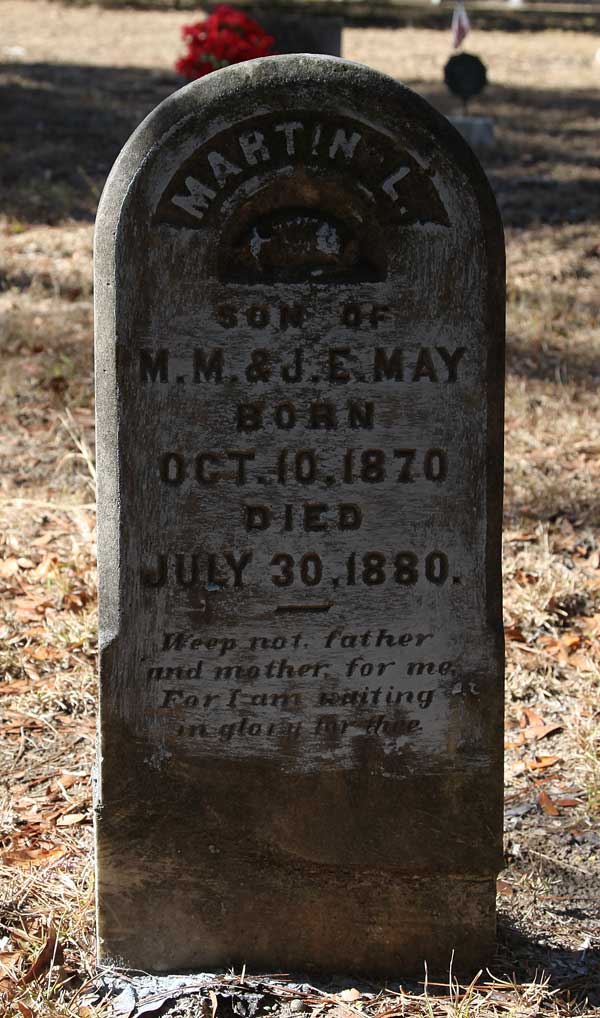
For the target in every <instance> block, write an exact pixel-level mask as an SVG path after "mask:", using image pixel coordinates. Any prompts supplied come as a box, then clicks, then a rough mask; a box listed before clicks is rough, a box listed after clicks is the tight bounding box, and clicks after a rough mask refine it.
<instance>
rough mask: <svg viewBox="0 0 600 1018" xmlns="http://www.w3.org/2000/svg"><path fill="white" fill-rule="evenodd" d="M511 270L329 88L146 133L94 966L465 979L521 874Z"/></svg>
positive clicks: (105, 488)
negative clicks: (516, 857) (512, 761)
mask: <svg viewBox="0 0 600 1018" xmlns="http://www.w3.org/2000/svg"><path fill="white" fill-rule="evenodd" d="M503 294H504V291H503V242H502V232H501V227H500V223H499V218H498V213H497V211H496V208H495V205H494V201H493V198H492V196H491V193H490V189H489V186H488V184H487V182H486V180H485V178H484V176H483V173H482V171H481V169H480V168H479V166H478V164H477V163H476V161H475V159H474V157H473V156H472V154H471V152H470V151H469V149H468V148H467V147H466V145H465V144H464V142H463V141H462V140H461V139H460V137H459V136H458V135H457V134H456V132H455V131H453V129H452V128H451V127H450V126H449V125H448V124H447V122H446V121H445V120H444V119H443V118H442V117H440V116H439V115H438V114H436V113H435V112H434V111H433V110H431V109H430V108H429V107H428V106H427V104H426V103H425V102H424V101H423V100H422V99H420V98H418V97H417V96H416V95H414V94H413V93H411V92H409V91H408V90H407V89H405V88H403V87H402V86H400V85H398V84H397V83H395V82H394V81H392V80H391V79H389V78H386V77H384V76H382V75H380V74H378V73H376V72H374V71H371V70H368V69H367V68H364V67H360V66H358V65H354V64H350V63H346V62H345V61H340V60H336V59H334V58H328V57H316V56H289V57H276V58H269V59H265V60H262V61H253V62H250V63H248V64H243V65H239V66H236V67H232V68H228V69H226V70H224V71H219V72H217V73H214V74H211V75H210V76H208V77H207V78H206V79H203V80H201V81H199V82H196V83H194V84H192V85H190V86H189V87H187V88H185V89H182V90H181V91H180V92H178V93H176V94H175V95H173V96H172V97H171V98H169V99H168V100H166V102H164V103H163V104H162V105H161V106H159V107H158V109H157V110H155V111H154V113H153V114H152V115H151V116H150V117H149V118H148V119H147V120H146V121H145V122H144V123H143V124H142V125H141V127H140V128H139V130H138V131H137V132H136V133H135V134H134V136H133V137H132V139H131V140H130V142H129V143H128V145H127V146H126V147H125V149H124V151H123V153H122V154H121V156H120V158H119V160H118V162H117V163H116V165H115V168H114V170H113V172H112V175H111V177H110V180H109V182H108V184H107V187H106V190H105V193H104V196H103V199H102V203H101V209H100V213H99V218H98V227H97V235H96V314H97V404H98V478H99V482H98V484H99V490H98V499H99V518H98V540H99V568H100V628H101V664H100V688H101V693H100V699H101V722H100V743H99V768H98V775H97V794H96V832H97V860H98V871H97V877H98V914H99V939H100V948H101V956H102V958H103V959H106V960H113V961H118V962H120V963H123V964H125V965H128V966H131V967H135V968H142V969H145V970H152V971H156V972H162V971H169V970H171V971H175V970H183V969H201V970H207V969H214V968H223V967H228V966H231V965H241V964H243V963H246V964H247V965H248V967H249V968H251V969H253V970H254V971H257V970H258V971H291V970H298V969H306V968H309V967H313V968H318V969H321V970H329V971H353V972H367V973H385V974H399V973H411V972H412V973H415V972H416V973H421V972H422V971H423V967H422V966H423V961H424V960H425V959H427V961H428V963H429V966H430V972H434V971H438V972H440V973H443V972H444V971H447V965H448V962H449V960H450V957H451V953H452V951H453V950H454V951H455V956H456V960H455V965H456V967H457V968H461V967H462V968H463V969H468V968H469V967H470V966H474V965H479V963H480V962H481V961H483V960H485V959H486V957H488V956H489V953H490V951H491V949H492V947H493V941H494V889H495V875H496V873H497V871H498V869H499V867H500V866H501V840H500V836H501V792H502V780H501V777H502V775H501V749H502V742H501V730H502V723H501V720H502V670H503V651H502V635H501V634H502V630H501V593H500V523H501V480H502V430H501V420H502V380H503V360H502V341H503V315H504V311H503V299H504V296H503Z"/></svg>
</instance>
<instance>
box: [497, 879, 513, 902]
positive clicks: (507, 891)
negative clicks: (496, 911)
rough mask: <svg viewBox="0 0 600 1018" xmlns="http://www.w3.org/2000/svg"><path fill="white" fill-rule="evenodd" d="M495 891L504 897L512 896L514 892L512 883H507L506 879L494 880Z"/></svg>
mask: <svg viewBox="0 0 600 1018" xmlns="http://www.w3.org/2000/svg"><path fill="white" fill-rule="evenodd" d="M496 892H497V894H501V895H502V896H503V897H504V898H512V896H513V894H514V893H515V892H514V890H513V887H512V884H509V883H508V881H507V880H497V881H496Z"/></svg>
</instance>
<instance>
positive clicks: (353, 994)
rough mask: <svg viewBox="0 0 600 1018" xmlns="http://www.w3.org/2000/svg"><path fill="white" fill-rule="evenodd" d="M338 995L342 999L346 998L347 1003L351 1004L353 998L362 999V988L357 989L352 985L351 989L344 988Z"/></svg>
mask: <svg viewBox="0 0 600 1018" xmlns="http://www.w3.org/2000/svg"><path fill="white" fill-rule="evenodd" d="M338 997H339V998H340V1000H345V1001H346V1002H347V1003H349V1004H350V1003H351V1002H352V1001H353V1000H360V997H361V993H360V990H357V989H356V988H355V987H352V989H351V990H342V992H341V993H338Z"/></svg>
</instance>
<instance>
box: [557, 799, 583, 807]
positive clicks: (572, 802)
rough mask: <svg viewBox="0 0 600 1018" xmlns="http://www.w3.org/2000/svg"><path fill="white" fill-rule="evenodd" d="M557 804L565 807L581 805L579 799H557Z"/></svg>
mask: <svg viewBox="0 0 600 1018" xmlns="http://www.w3.org/2000/svg"><path fill="white" fill-rule="evenodd" d="M556 805H557V806H565V807H566V808H567V809H568V808H569V807H571V806H581V800H580V799H557V800H556Z"/></svg>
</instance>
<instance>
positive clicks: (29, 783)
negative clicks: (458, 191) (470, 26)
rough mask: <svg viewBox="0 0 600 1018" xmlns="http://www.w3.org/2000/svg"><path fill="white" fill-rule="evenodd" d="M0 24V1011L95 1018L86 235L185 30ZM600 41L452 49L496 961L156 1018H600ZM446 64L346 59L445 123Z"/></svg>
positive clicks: (504, 37) (159, 24)
mask: <svg viewBox="0 0 600 1018" xmlns="http://www.w3.org/2000/svg"><path fill="white" fill-rule="evenodd" d="M2 17H3V30H4V31H3V37H2V39H1V40H0V43H1V45H2V46H3V47H4V48H3V50H2V51H1V52H0V59H1V60H2V61H3V63H2V64H0V98H1V109H2V114H1V117H2V122H3V128H2V133H1V134H0V164H1V168H0V179H1V185H0V186H1V188H2V210H1V218H0V236H1V237H2V243H1V245H0V336H1V341H2V365H3V369H4V370H3V372H2V378H1V381H0V386H1V399H0V415H1V427H2V436H1V446H0V455H1V470H0V485H1V488H0V490H1V493H2V517H3V518H2V536H1V538H0V542H1V544H0V546H1V558H0V589H1V593H2V605H1V608H0V638H1V649H0V665H1V675H0V705H1V708H0V717H1V721H0V726H1V727H0V731H1V742H0V761H1V763H0V773H1V775H2V795H1V797H0V865H1V870H0V888H1V893H0V1013H2V1014H4V1013H6V1014H7V1015H12V1014H14V1015H22V1016H23V1018H32V1016H34V1015H36V1016H37V1015H47V1016H57V1018H58V1016H67V1015H69V1016H72V1015H82V1016H89V1018H92V1016H94V1015H96V1014H102V1013H107V1011H106V1009H105V1008H104V1007H103V1005H102V1004H101V1003H95V1002H94V998H93V997H92V996H90V992H89V991H90V985H91V984H92V981H93V980H94V978H95V976H96V968H95V962H94V926H93V869H92V837H91V789H90V779H89V773H90V767H91V763H92V758H93V744H94V698H95V680H94V663H95V662H94V652H95V642H96V615H95V602H96V588H95V582H96V577H95V545H94V524H95V517H94V455H93V448H94V434H93V395H92V308H91V298H92V276H91V245H92V223H93V217H94V213H95V209H96V205H97V201H98V198H99V195H100V191H101V188H102V185H103V182H104V179H105V177H106V174H107V172H108V170H109V168H110V165H111V164H112V162H113V160H114V158H115V157H116V155H117V153H118V151H119V149H120V147H121V145H122V144H123V142H124V141H125V140H126V138H127V137H128V135H129V134H130V133H131V131H132V130H133V128H134V127H135V126H136V125H137V123H138V122H139V121H140V120H141V118H142V117H143V116H144V115H145V114H146V113H147V112H148V111H149V110H150V109H151V108H152V107H154V106H155V105H156V103H158V102H159V101H160V100H161V99H163V98H164V97H165V96H166V95H168V94H169V93H170V92H171V91H172V90H173V89H174V88H175V87H177V86H178V84H179V82H178V80H177V79H176V77H175V76H174V74H173V73H172V70H171V67H172V63H173V61H174V59H175V56H176V55H177V53H178V51H179V38H178V30H179V26H180V25H181V24H182V23H185V22H186V21H188V20H189V15H186V14H184V13H177V12H175V13H158V12H154V13H147V12H139V11H138V12H133V11H109V10H101V11H100V10H97V9H95V8H87V7H86V8H63V7H61V6H59V5H55V4H50V3H47V2H45V0H42V2H36V3H33V2H28V0H15V2H13V0H4V4H3V10H2ZM599 46H600V38H598V37H593V36H590V35H585V34H575V33H567V32H558V31H549V32H546V33H537V34H528V33H515V34H502V33H498V32H490V33H482V32H474V33H473V35H472V36H471V37H470V38H469V40H468V49H469V50H470V51H472V52H477V53H478V54H479V55H480V56H481V57H482V58H483V59H484V60H485V61H486V63H487V64H488V70H489V76H490V79H491V84H490V87H489V89H488V91H487V92H486V93H484V95H483V96H482V98H481V99H480V100H479V101H477V102H476V103H473V107H472V112H473V113H481V114H482V115H486V116H493V117H494V118H495V120H496V137H497V146H496V148H495V149H494V150H493V151H492V152H490V153H489V154H488V155H487V156H486V157H485V158H484V165H485V167H486V170H487V172H488V174H489V176H490V179H491V181H492V184H493V187H494V190H495V192H496V195H497V198H498V202H499V205H500V208H501V210H502V214H503V217H504V221H505V227H506V237H507V249H508V345H507V409H506V490H505V520H504V578H505V622H506V635H507V698H506V753H507V756H506V781H505V793H506V826H505V830H506V834H505V849H506V868H505V870H504V871H503V872H502V873H501V874H500V877H499V881H498V908H499V944H498V953H497V957H496V958H495V959H494V961H493V963H492V964H491V965H490V969H489V971H488V972H483V973H481V974H479V976H478V977H477V978H476V979H475V980H474V982H473V983H472V984H471V985H470V986H459V985H458V984H456V983H454V982H453V981H452V980H451V979H450V977H449V980H448V983H447V984H446V985H445V986H441V985H431V984H425V985H424V984H423V983H422V984H416V983H410V982H401V980H402V973H398V978H397V979H396V980H390V981H389V983H388V984H387V985H386V986H385V987H384V986H381V985H372V984H369V983H366V982H356V981H352V980H348V979H345V980H344V979H342V978H337V977H336V978H335V979H334V978H333V974H332V980H328V979H326V978H323V976H322V975H321V976H320V977H318V976H316V975H311V974H309V975H304V976H303V977H302V982H301V984H300V985H295V986H293V987H290V986H286V983H285V981H284V980H283V978H282V977H281V976H279V977H277V978H275V979H274V981H271V982H270V983H266V982H265V981H264V979H263V980H262V981H261V980H259V979H256V978H255V975H254V974H250V973H249V974H247V975H244V974H243V973H237V974H230V976H228V977H227V979H226V980H224V981H222V982H221V983H215V984H214V987H213V988H212V991H211V995H210V996H208V997H206V999H205V1004H204V1005H203V1006H202V1007H200V1004H199V1002H198V998H196V999H195V1001H194V998H193V997H192V996H189V995H188V996H187V997H186V996H185V995H183V996H182V997H180V998H179V1002H177V1001H174V1000H173V999H170V1000H168V1001H165V1006H166V1007H168V1008H169V1009H170V1010H169V1013H170V1014H177V1013H179V1014H181V1015H192V1014H202V1015H209V1016H212V1018H215V1015H216V1016H217V1018H229V1016H230V1015H231V1014H232V1007H233V1013H240V1014H242V1013H243V1014H246V1013H251V1014H254V1013H256V1014H258V1015H263V1014H265V1015H266V1014H270V1015H278V1014H280V1013H281V1014H286V1015H287V1014H292V1013H295V1012H301V1011H304V1012H306V1013H307V1014H310V1013H314V1014H315V1015H317V1014H318V1015H319V1016H321V1015H323V1016H330V1018H351V1016H354V1018H357V1016H358V1015H366V1016H375V1015H380V1016H383V1015H385V1016H386V1018H392V1016H394V1018H395V1016H396V1015H398V1016H400V1015H408V1016H411V1015H415V1016H417V1015H419V1016H420V1015H427V1016H429V1018H434V1016H438V1015H440V1016H441V1015H450V1016H453V1018H467V1016H470V1015H471V1014H477V1015H481V1016H482V1018H486V1016H488V1015H498V1016H500V1015H508V1016H512V1015H514V1016H521V1015H523V1016H525V1015H527V1016H532V1018H533V1016H534V1015H554V1014H557V1015H567V1014H568V1015H571V1014H580V1013H581V1014H592V1013H593V1012H595V1013H598V1012H597V1010H596V1009H597V1007H598V1005H599V1004H600V918H599V916H600V707H599V701H598V694H599V691H600V516H599V509H598V492H599V483H600V404H599V400H598V383H599V382H600V337H599V333H598V326H599V324H600V323H599V317H600V314H599V312H600V234H599V222H600V168H599V166H598V160H597V148H596V146H597V134H596V133H595V132H596V130H597V119H598V115H599V113H600V65H599V64H597V63H596V64H595V63H594V59H593V58H594V52H595V50H596V49H597V48H598V47H599ZM448 51H449V39H448V35H446V34H444V33H440V32H432V31H425V30H418V31H417V30H411V29H404V30H392V29H372V28H369V29H364V28H362V29H361V28H350V29H347V30H346V31H345V34H344V55H345V56H348V57H350V58H353V59H356V60H358V61H361V62H364V63H368V64H370V65H372V66H374V67H376V68H378V69H380V70H382V71H386V72H387V73H390V74H393V75H394V76H395V77H398V78H401V79H402V80H404V81H405V82H406V83H407V84H409V85H411V86H412V87H414V88H415V89H416V90H417V91H419V92H421V93H422V94H424V95H425V96H426V97H427V98H429V99H430V100H431V101H432V102H433V103H434V104H435V105H436V106H438V108H440V109H442V110H443V111H444V112H451V111H453V109H454V106H453V103H452V102H451V100H449V98H448V97H447V95H446V94H445V93H444V90H443V87H442V86H441V85H440V79H441V73H442V70H441V69H442V67H443V64H444V62H445V60H446V59H447V56H448ZM472 834H473V840H474V841H476V839H477V838H478V831H477V830H476V829H475V830H473V832H472ZM348 893H351V889H349V891H348ZM257 922H260V916H257ZM332 935H333V936H335V931H332ZM275 976H277V974H275ZM423 978H424V979H425V973H424V976H423ZM230 993H233V996H228V994H230ZM244 994H246V997H245V1004H244ZM236 1001H237V1003H236ZM240 1001H242V1003H240ZM232 1002H233V1003H232ZM152 1003H153V1004H154V1007H155V1008H156V1007H157V1006H158V1004H159V1003H160V1001H157V1000H154V1001H150V1002H149V1003H148V1006H150V1004H152ZM243 1006H245V1007H246V1008H250V1010H246V1011H244V1010H243V1009H242V1008H243ZM235 1007H238V1011H237V1012H235ZM253 1008H255V1010H252V1009H253ZM122 1013H129V1012H126V1011H123V1012H122ZM153 1013H155V1014H158V1013H159V1012H158V1011H157V1010H154V1011H153Z"/></svg>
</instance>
